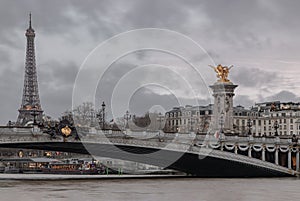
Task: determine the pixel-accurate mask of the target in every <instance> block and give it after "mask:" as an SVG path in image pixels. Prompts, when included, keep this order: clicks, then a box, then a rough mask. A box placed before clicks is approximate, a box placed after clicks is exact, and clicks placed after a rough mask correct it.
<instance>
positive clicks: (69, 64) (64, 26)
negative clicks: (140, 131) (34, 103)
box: [0, 0, 300, 124]
mask: <svg viewBox="0 0 300 201" xmlns="http://www.w3.org/2000/svg"><path fill="white" fill-rule="evenodd" d="M0 5H1V6H0V11H1V12H0V16H1V18H0V24H1V27H2V29H1V30H0V34H1V43H0V66H1V67H0V78H1V79H0V82H1V85H0V86H1V89H0V90H1V111H2V112H1V115H0V123H1V124H6V123H7V122H8V120H12V121H15V120H16V119H17V115H18V109H19V107H20V104H21V98H22V90H23V79H24V63H25V47H26V37H25V36H24V33H25V30H26V29H27V27H28V15H29V12H32V16H33V20H32V26H33V28H34V29H35V32H36V38H35V45H36V46H35V48H36V64H37V72H38V81H39V92H40V99H41V104H42V108H43V110H44V111H45V114H47V115H50V116H52V117H54V118H57V117H58V116H60V115H61V113H63V112H64V111H65V110H67V109H70V108H71V105H72V91H73V87H74V85H75V80H76V76H77V73H78V72H79V69H80V66H81V65H82V63H83V62H84V61H85V59H86V58H87V56H88V55H89V54H90V53H91V51H92V50H94V49H95V48H96V47H97V46H98V45H99V44H101V43H102V42H103V41H106V40H107V39H109V38H112V37H114V36H115V35H117V34H120V33H123V32H126V31H130V30H134V29H142V28H158V29H166V30H172V31H175V32H178V33H180V34H183V35H185V36H187V37H189V38H191V39H192V40H194V41H195V42H196V43H197V44H199V45H200V46H201V47H202V48H203V49H204V50H205V51H206V52H207V54H208V55H206V54H204V53H203V52H202V53H201V52H192V53H191V57H192V59H193V62H194V63H195V64H196V65H197V66H198V68H199V69H198V70H199V71H201V74H202V76H203V77H204V78H203V80H199V79H198V78H197V77H196V76H195V75H194V74H193V71H189V70H187V69H188V67H185V64H184V63H182V61H179V60H178V58H173V57H171V56H172V55H167V54H163V53H161V52H151V51H144V52H136V53H133V54H131V55H129V56H128V57H124V58H122V60H120V61H117V62H116V63H114V64H113V65H112V66H111V68H110V71H107V72H106V74H105V76H106V77H105V79H103V80H101V81H100V82H99V86H101V87H98V89H99V90H98V91H97V96H96V98H97V104H101V102H102V100H105V101H106V102H110V97H111V96H112V91H113V90H114V86H116V84H118V83H119V81H120V80H121V79H122V78H123V77H124V75H127V74H128V72H129V71H130V70H132V69H133V66H135V65H139V66H142V65H145V64H153V63H155V62H158V61H159V63H160V64H163V65H165V66H168V67H167V68H164V70H162V68H161V70H157V71H159V72H157V71H155V70H154V69H158V67H157V66H156V67H155V66H153V65H152V66H151V67H150V68H149V69H147V71H140V72H138V71H134V73H133V74H132V75H131V76H132V77H135V78H137V77H138V78H140V83H139V84H142V83H143V81H145V80H147V81H152V80H153V79H156V80H159V81H160V83H161V85H162V86H164V87H165V89H162V88H157V87H153V86H152V87H148V88H147V87H146V88H143V89H140V90H137V91H136V93H135V96H134V97H133V98H132V100H131V101H132V102H130V103H129V105H130V107H132V111H134V112H136V113H142V112H143V111H146V110H147V109H149V108H151V105H158V104H161V105H162V106H163V107H164V109H165V110H168V109H170V108H172V107H173V106H176V104H178V101H177V100H176V98H174V97H173V95H172V94H173V93H170V91H174V93H175V94H177V95H178V96H179V97H180V98H181V99H186V100H184V101H183V102H184V103H187V102H189V101H190V100H189V97H190V96H191V93H190V91H188V90H186V88H181V87H180V86H183V85H184V84H185V83H184V82H180V81H179V80H178V79H177V77H176V76H178V73H179V74H180V75H181V76H185V78H188V79H184V80H188V82H189V84H191V85H192V86H199V93H200V94H203V97H199V96H197V100H198V101H200V103H201V104H202V103H203V104H206V103H209V102H211V97H209V92H207V91H205V89H206V88H207V85H210V84H213V83H214V82H215V81H216V75H215V73H214V72H213V70H212V69H210V68H209V67H208V65H213V63H211V61H210V60H209V59H210V58H212V60H213V61H214V62H215V63H216V64H219V63H221V64H223V65H227V66H229V65H234V68H233V69H232V70H231V72H230V75H229V78H230V80H231V81H232V82H233V83H234V84H237V85H239V86H238V88H237V89H236V91H235V94H236V96H235V97H234V103H235V105H238V104H240V105H244V106H246V107H249V106H251V105H253V104H254V103H256V102H264V101H277V100H280V101H294V102H299V101H300V98H299V95H298V94H299V92H300V86H299V80H298V74H299V72H300V69H299V68H298V65H299V64H300V59H299V58H300V57H299V54H300V51H299V47H300V44H299V43H300V40H298V37H299V35H300V26H299V22H298V21H297V20H296V19H297V11H298V10H297V9H298V8H299V6H300V2H298V1H296V0H295V1H288V2H283V1H279V0H277V1H276V0H265V1H260V0H256V1H246V0H245V1H240V0H230V1H225V0H223V1H222V0H213V1H196V0H191V1H180V0H178V1H170V0H165V1H158V0H157V1H146V0H128V1H104V0H101V1H96V0H90V1H88V2H83V1H79V0H78V1H76V0H75V1H67V0H64V1H58V0H54V1H46V2H41V1H37V0H29V1H26V2H25V1H24V2H23V1H14V0H13V1H2V2H1V3H0ZM166 42H170V43H176V42H178V40H174V41H172V39H171V38H170V41H166ZM178 43H179V42H178ZM170 66H172V68H169V67H170ZM168 70H169V71H168ZM170 70H171V71H172V70H175V71H174V73H170V72H171V71H170ZM176 73H177V74H176ZM129 78H130V77H128V80H129V81H128V80H127V82H125V81H126V80H125V79H124V80H123V81H124V83H126V84H122V85H121V86H120V88H119V89H118V90H119V91H120V93H122V92H126V89H128V88H130V87H131V86H132V87H133V84H134V83H131V82H130V79H129ZM89 79H92V78H87V80H86V81H87V82H89ZM135 81H136V80H135ZM166 86H167V87H166ZM168 89H170V90H169V91H168ZM125 94H126V93H125ZM177 98H178V97H177ZM191 102H192V103H193V101H191ZM115 104H117V105H118V104H119V102H118V101H117V102H116V103H115ZM122 112H123V111H121V112H120V113H122Z"/></svg>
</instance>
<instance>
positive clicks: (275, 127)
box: [274, 120, 279, 136]
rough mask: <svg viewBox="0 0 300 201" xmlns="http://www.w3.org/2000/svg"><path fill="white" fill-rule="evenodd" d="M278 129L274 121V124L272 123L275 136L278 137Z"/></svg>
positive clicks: (276, 122)
mask: <svg viewBox="0 0 300 201" xmlns="http://www.w3.org/2000/svg"><path fill="white" fill-rule="evenodd" d="M278 128H279V125H278V121H277V120H276V121H275V122H274V129H275V136H278V131H277V130H278Z"/></svg>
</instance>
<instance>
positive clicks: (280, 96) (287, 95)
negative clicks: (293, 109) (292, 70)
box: [261, 91, 300, 102]
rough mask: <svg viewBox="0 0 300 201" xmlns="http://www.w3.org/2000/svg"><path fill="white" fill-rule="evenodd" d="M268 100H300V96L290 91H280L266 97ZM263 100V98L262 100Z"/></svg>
mask: <svg viewBox="0 0 300 201" xmlns="http://www.w3.org/2000/svg"><path fill="white" fill-rule="evenodd" d="M265 100H267V101H282V102H290V101H292V102H300V97H299V96H297V95H296V94H294V93H292V92H290V91H280V92H279V93H277V94H274V95H272V96H268V97H266V98H265ZM261 101H263V100H261Z"/></svg>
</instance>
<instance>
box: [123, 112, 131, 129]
mask: <svg viewBox="0 0 300 201" xmlns="http://www.w3.org/2000/svg"><path fill="white" fill-rule="evenodd" d="M130 118H131V115H130V114H129V111H128V110H127V111H126V113H125V115H124V119H125V121H126V122H125V129H128V128H129V124H128V121H129V119H130Z"/></svg>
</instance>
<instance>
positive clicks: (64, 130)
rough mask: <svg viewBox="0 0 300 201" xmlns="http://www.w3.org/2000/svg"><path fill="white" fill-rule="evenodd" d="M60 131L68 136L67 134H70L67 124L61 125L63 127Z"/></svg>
mask: <svg viewBox="0 0 300 201" xmlns="http://www.w3.org/2000/svg"><path fill="white" fill-rule="evenodd" d="M61 133H62V134H63V135H64V136H66V137H68V136H69V135H71V133H72V130H71V129H70V128H69V126H65V127H63V128H62V129H61Z"/></svg>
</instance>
